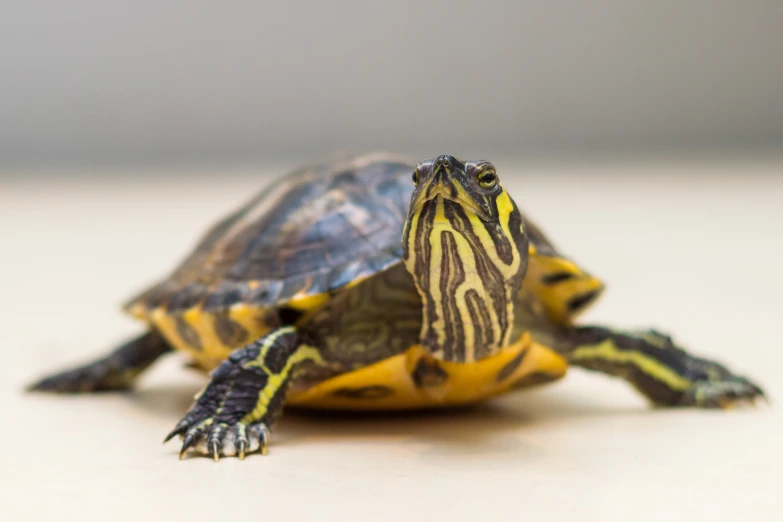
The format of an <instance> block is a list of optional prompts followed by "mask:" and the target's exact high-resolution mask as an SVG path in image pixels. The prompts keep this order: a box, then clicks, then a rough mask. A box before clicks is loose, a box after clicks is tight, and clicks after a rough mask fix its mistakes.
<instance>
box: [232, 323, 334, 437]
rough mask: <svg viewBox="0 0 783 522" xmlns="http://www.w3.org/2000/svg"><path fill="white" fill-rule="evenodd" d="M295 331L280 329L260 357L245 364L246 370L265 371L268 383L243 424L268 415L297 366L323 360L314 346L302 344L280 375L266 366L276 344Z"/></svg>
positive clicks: (261, 351) (263, 346) (287, 361)
mask: <svg viewBox="0 0 783 522" xmlns="http://www.w3.org/2000/svg"><path fill="white" fill-rule="evenodd" d="M294 330H295V329H294V328H293V327H290V326H289V327H285V328H280V329H279V330H276V331H275V332H274V333H272V334H270V335H269V336H267V337H266V338H265V339H264V343H263V344H262V346H261V348H260V350H259V353H258V357H256V358H255V359H253V360H252V361H250V362H248V363H245V365H244V367H245V368H250V367H256V368H260V369H261V370H263V371H264V373H266V374H267V381H266V385H265V386H264V388H263V389H262V390H261V391H260V392H259V393H258V401H257V402H256V406H255V408H253V411H252V412H250V413H248V414H247V415H245V417H243V418H242V420H241V422H242V423H244V424H250V423H252V422H255V421H257V420H259V419H261V418H262V417H263V416H264V415H265V414H266V413H267V409H268V406H269V403H270V402H271V401H272V399H273V398H274V396H275V394H276V393H278V392H279V391H280V388H281V387H282V386H284V385H285V383H286V382H287V380H288V378H289V377H290V374H291V371H292V370H293V369H294V367H295V366H296V365H297V364H299V363H301V362H304V361H308V360H310V361H320V360H321V354H320V353H319V352H318V350H316V349H315V348H313V347H312V346H308V345H306V344H301V345H299V347H298V348H297V349H296V350H295V351H294V352H293V353H292V354H291V355H289V357H288V359H286V362H285V366H284V367H283V369H282V370H281V371H280V372H279V373H275V372H273V371H271V370H270V369H269V368H267V367H266V366H265V365H264V360H265V358H266V355H267V353H268V352H269V350H270V349H272V348H273V347H274V344H275V342H277V340H278V339H279V338H280V337H281V336H283V335H286V334H290V333H293V332H294Z"/></svg>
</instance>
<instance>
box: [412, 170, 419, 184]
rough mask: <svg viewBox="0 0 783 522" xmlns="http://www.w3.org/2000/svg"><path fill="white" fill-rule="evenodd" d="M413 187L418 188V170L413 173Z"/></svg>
mask: <svg viewBox="0 0 783 522" xmlns="http://www.w3.org/2000/svg"><path fill="white" fill-rule="evenodd" d="M413 186H414V187H418V186H419V169H416V170H414V171H413Z"/></svg>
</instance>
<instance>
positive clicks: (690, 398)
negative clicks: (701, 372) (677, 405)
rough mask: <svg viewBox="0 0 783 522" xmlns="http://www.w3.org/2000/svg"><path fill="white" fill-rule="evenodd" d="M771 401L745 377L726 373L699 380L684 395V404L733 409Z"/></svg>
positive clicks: (756, 405) (755, 405)
mask: <svg viewBox="0 0 783 522" xmlns="http://www.w3.org/2000/svg"><path fill="white" fill-rule="evenodd" d="M759 401H764V402H766V403H769V399H768V398H767V396H766V394H765V393H764V390H762V389H761V388H760V387H759V386H757V385H756V384H754V383H752V382H751V381H749V380H748V379H746V378H744V377H739V376H736V375H731V374H728V373H727V374H726V375H721V377H720V378H719V379H705V380H702V381H697V382H696V383H695V384H694V385H693V387H692V388H691V389H690V390H688V392H687V393H686V394H685V396H684V397H683V401H682V403H681V404H682V405H683V406H698V407H701V408H721V409H733V408H735V407H740V406H752V407H758V402H759Z"/></svg>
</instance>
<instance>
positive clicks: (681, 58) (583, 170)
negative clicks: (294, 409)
mask: <svg viewBox="0 0 783 522" xmlns="http://www.w3.org/2000/svg"><path fill="white" fill-rule="evenodd" d="M375 149H388V150H394V151H397V152H403V153H408V154H410V155H412V156H413V157H431V156H435V155H438V154H442V153H447V152H448V153H451V154H455V155H457V156H461V157H465V158H468V157H483V158H485V159H490V160H492V161H493V162H495V163H496V164H497V165H498V171H499V173H500V176H501V178H502V179H503V181H504V184H505V186H506V187H507V189H508V190H509V192H510V193H511V194H512V195H513V197H514V198H515V201H517V203H519V204H520V206H521V207H522V208H523V209H524V210H525V212H526V213H527V214H528V215H529V216H530V217H532V218H533V219H534V220H535V221H537V222H538V223H539V224H540V225H542V227H543V229H544V230H545V231H546V233H547V234H548V235H549V236H550V237H551V238H552V239H553V240H554V242H555V244H556V245H557V246H558V247H560V248H561V249H562V251H563V252H564V253H565V254H566V255H567V256H570V257H572V258H573V259H575V260H577V262H578V263H579V264H580V265H581V266H583V267H584V268H585V269H586V270H588V271H590V272H592V273H594V274H596V275H597V276H599V277H601V278H602V279H604V280H605V281H606V283H607V292H606V293H605V295H604V296H603V297H602V299H601V300H600V303H599V304H597V305H596V306H595V307H594V308H591V309H590V310H589V311H588V312H587V313H586V314H585V316H583V317H582V319H583V320H584V322H585V323H587V322H598V323H605V324H610V325H614V326H616V327H620V328H626V327H643V328H650V327H654V328H658V329H660V330H662V331H664V332H667V333H671V334H673V335H674V337H675V339H676V341H677V342H678V343H680V344H681V345H683V346H685V347H687V348H688V349H689V350H691V351H692V352H693V353H695V354H698V355H702V356H706V357H710V358H714V359H717V360H719V361H721V362H723V363H725V364H726V365H728V366H729V367H730V368H731V369H732V370H734V371H736V372H738V373H740V374H743V375H747V376H749V377H750V378H752V379H753V380H755V381H757V382H759V383H760V384H761V385H762V386H763V387H764V388H765V389H766V391H767V392H768V394H769V396H770V398H771V399H772V403H773V407H772V408H761V409H759V410H754V411H747V410H744V409H738V411H732V412H703V411H687V412H684V411H662V410H652V409H650V408H649V407H648V405H647V404H646V402H645V401H644V400H642V398H641V396H640V395H639V394H638V393H636V392H635V391H634V390H633V389H632V388H631V387H630V386H627V385H626V384H625V383H621V382H618V380H616V379H610V378H609V377H605V376H600V375H596V374H587V373H586V372H579V371H578V369H577V370H574V371H572V372H570V374H569V376H568V379H566V380H565V381H563V382H562V383H558V384H557V385H553V386H551V387H546V388H543V389H537V390H535V391H531V392H529V393H525V394H519V395H517V394H512V395H509V396H507V397H504V398H502V399H499V400H498V401H494V402H492V403H491V404H489V405H486V407H485V408H479V409H476V410H475V411H473V412H472V413H471V412H457V413H454V414H452V415H441V416H429V415H422V416H419V417H416V416H413V417H410V418H397V417H393V418H390V419H384V418H379V419H376V420H375V421H374V422H369V423H368V422H365V420H356V421H352V422H347V423H346V422H344V421H345V419H343V420H342V421H341V420H340V419H337V420H330V419H326V418H322V419H308V418H307V417H304V416H300V417H298V418H297V417H295V416H290V415H286V416H284V418H283V422H282V423H281V424H280V426H279V429H276V430H275V434H274V437H273V446H274V448H273V449H272V451H271V455H272V456H270V457H263V458H261V457H253V458H248V459H247V460H246V461H245V462H244V463H241V464H240V463H239V462H237V461H233V459H224V460H223V461H221V463H220V464H219V465H215V464H214V463H213V462H212V461H211V460H209V459H188V460H187V461H186V462H180V463H177V462H175V461H176V453H177V449H178V447H177V445H176V444H173V443H172V444H170V445H168V446H161V445H160V441H161V440H162V438H163V437H164V436H165V434H166V433H167V432H169V431H170V430H171V428H172V427H173V426H174V425H175V424H176V422H177V421H178V420H179V419H180V418H181V417H182V415H183V414H184V413H185V411H186V410H187V408H188V407H189V405H190V404H191V402H192V398H193V396H194V394H195V393H196V392H197V391H198V390H199V389H201V388H202V387H203V386H204V383H205V376H203V375H200V374H196V373H194V372H191V371H186V370H184V369H183V364H184V363H185V362H186V359H185V357H184V356H183V355H182V354H176V355H172V356H171V357H168V358H167V359H166V360H164V361H161V363H160V364H157V365H155V366H154V367H153V368H151V369H150V371H149V372H147V373H145V374H144V375H143V376H142V377H141V379H140V381H139V383H138V386H137V387H136V389H134V390H133V391H131V392H129V393H127V394H107V395H93V396H89V397H84V396H79V397H69V398H65V397H49V396H45V397H44V396H31V395H25V394H23V393H22V389H23V387H24V386H25V385H26V384H29V382H31V381H32V380H33V379H35V378H38V377H40V376H41V375H43V374H46V373H49V372H52V371H54V370H58V369H63V368H65V367H69V366H73V365H75V364H77V363H82V362H85V361H88V360H91V359H94V358H96V357H98V356H101V355H104V354H105V353H107V351H108V350H109V349H110V348H111V347H113V346H115V345H116V344H117V343H119V342H120V341H122V340H125V339H127V338H130V337H131V336H136V335H138V334H139V333H140V332H141V331H142V329H143V328H144V326H143V325H141V324H139V323H138V322H136V321H133V320H131V319H130V318H128V317H126V316H125V315H123V314H121V313H120V310H119V307H120V304H121V303H122V302H123V301H125V300H126V299H128V298H130V297H131V296H132V295H134V294H136V293H137V292H139V291H141V290H142V289H143V288H144V287H145V286H147V285H149V284H151V283H153V282H154V281H156V280H157V279H158V278H161V277H164V276H165V275H166V274H167V273H168V271H169V270H170V269H171V268H173V267H174V266H175V264H176V263H177V262H178V261H179V260H180V259H182V257H183V256H184V255H185V254H186V253H187V252H188V250H190V249H191V248H192V247H193V244H194V242H195V241H196V240H197V239H198V238H199V237H200V235H201V234H202V232H203V231H204V230H205V228H206V227H207V226H208V225H210V224H212V223H213V222H214V221H215V219H216V218H218V217H219V216H221V215H223V214H224V213H225V212H228V211H229V210H231V209H233V208H235V207H236V206H237V205H238V204H239V203H240V202H242V201H244V200H246V199H247V198H249V197H250V195H251V194H253V193H255V192H256V191H258V190H259V189H260V187H261V186H263V185H266V184H267V183H273V182H274V181H273V180H277V179H280V176H281V175H282V174H283V173H284V172H285V171H286V170H287V169H290V168H294V167H295V166H297V165H299V164H301V163H302V162H306V161H310V160H314V159H316V158H320V157H322V156H323V155H326V154H329V153H332V152H333V151H337V150H343V151H350V152H366V151H370V150H375ZM781 172H783V2H781V1H780V0H745V1H739V0H736V1H734V0H690V1H682V0H657V1H648V2H642V1H636V2H633V1H631V2H628V1H623V0H593V1H590V2H553V1H545V0H517V1H514V0H507V1H490V0H486V1H480V2H479V1H476V2H470V1H448V0H431V1H428V2H424V1H414V0H398V1H394V2H375V1H369V0H363V1H358V0H357V1H353V2H348V1H346V0H326V1H317V0H302V1H296V2H295V1H291V2H282V1H276V2H271V1H266V0H255V1H249V0H237V1H222V2H215V1H212V2H207V1H201V0H187V1H186V0H158V1H154V2H153V1H150V0H135V1H119V0H115V1H106V0H70V1H68V2H44V1H39V0H25V1H21V0H0V239H1V240H0V289H2V291H3V293H2V299H0V318H2V328H0V347H2V348H3V354H4V362H3V364H1V365H0V404H2V405H3V407H4V408H3V412H4V419H5V420H6V425H7V426H10V427H11V429H4V430H0V446H2V447H4V448H10V449H11V451H7V452H5V455H4V460H3V465H2V466H0V491H2V492H10V493H11V494H9V495H6V496H7V497H8V501H7V502H5V501H4V502H2V503H0V519H4V520H80V521H82V522H87V521H89V520H96V521H104V520H106V517H107V514H111V517H112V519H113V520H117V521H119V520H129V521H134V522H136V521H138V520H140V519H141V520H157V519H160V518H161V514H164V515H167V514H170V513H176V517H178V518H181V519H190V520H216V519H217V520H223V519H227V518H229V517H231V518H235V519H236V518H241V517H245V518H246V517H247V514H248V513H252V514H259V513H260V514H261V515H262V516H265V517H267V518H270V517H271V518H280V519H283V520H361V521H367V520H393V521H395V522H398V521H400V520H410V521H413V520H432V518H433V515H432V514H433V513H438V514H439V515H440V518H442V519H444V520H450V521H452V522H456V521H459V520H484V519H487V518H488V515H489V519H492V520H494V519H497V520H509V519H512V517H513V519H518V518H519V517H520V516H522V517H524V516H527V517H530V518H535V519H541V520H552V521H557V520H574V519H579V520H583V521H590V520H596V521H601V522H610V521H614V520H617V521H627V520H628V518H629V517H628V514H629V513H633V516H632V518H633V520H635V521H638V522H646V521H650V522H653V521H655V522H658V521H660V520H667V521H672V522H676V521H680V520H682V521H688V522H689V521H693V520H707V519H709V520H711V521H715V522H717V521H724V520H725V521H737V520H753V521H767V520H769V521H779V520H781V517H780V513H781V509H783V506H781V497H780V491H779V489H780V486H779V484H780V476H779V475H780V471H779V470H780V469H781V468H783V453H781V451H780V441H781V438H782V434H783V415H781V410H780V408H779V407H776V406H774V404H776V403H777V404H779V403H780V398H781V397H783V381H781V379H780V376H781V375H783V352H782V351H781V350H780V345H781V343H780V318H781V315H783V314H782V313H781V312H782V311H781V299H780V295H781V292H783V271H781V266H783V241H781V234H780V230H781V229H782V228H783V204H781V201H783V176H781ZM618 180H620V181H621V182H618ZM463 413H464V415H463ZM16 427H23V429H17V428H16ZM20 442H21V444H20ZM673 470H677V473H674V472H673ZM303 484H306V485H307V487H306V488H304V489H303V488H302V485H303ZM368 484H371V488H370V489H368ZM776 484H777V485H776ZM370 490H371V491H372V493H371V494H367V493H366V491H370ZM202 492H204V493H206V495H205V494H204V493H202ZM564 492H566V494H567V496H568V498H569V499H571V500H572V502H564V501H563V498H564V496H563V495H564ZM303 493H305V494H306V496H303ZM202 497H203V498H202ZM42 498H45V499H46V501H44V502H42V501H41V499H42ZM651 498H653V499H655V500H654V502H650V499H651ZM129 500H132V501H129ZM215 500H217V501H215ZM118 506H119V508H118ZM498 515H500V516H498ZM510 515H511V516H510Z"/></svg>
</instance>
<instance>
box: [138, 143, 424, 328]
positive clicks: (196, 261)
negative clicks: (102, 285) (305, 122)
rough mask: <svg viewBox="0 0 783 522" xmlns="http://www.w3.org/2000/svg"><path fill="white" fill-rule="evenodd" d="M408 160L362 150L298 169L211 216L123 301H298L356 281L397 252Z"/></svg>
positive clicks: (210, 306) (212, 304)
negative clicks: (181, 251)
mask: <svg viewBox="0 0 783 522" xmlns="http://www.w3.org/2000/svg"><path fill="white" fill-rule="evenodd" d="M411 165H412V163H411V161H410V160H407V159H405V158H402V157H399V156H394V155H391V154H375V155H369V156H361V157H357V158H352V159H349V160H345V161H341V162H337V163H323V164H317V165H311V166H307V167H305V168H302V169H300V170H298V171H296V172H294V173H292V174H290V175H289V176H287V177H286V178H284V179H282V180H281V181H279V182H275V183H272V184H271V185H269V186H267V187H266V188H264V189H263V190H262V191H261V192H260V193H259V194H257V195H256V196H255V197H253V198H252V199H251V200H250V201H249V202H247V203H246V204H245V205H243V206H242V207H240V208H239V209H238V210H237V211H236V212H234V213H233V214H231V215H229V216H228V217H226V218H224V219H223V220H221V221H220V222H218V223H217V224H216V225H215V226H214V227H213V228H212V229H210V230H209V231H208V232H207V233H206V234H205V236H204V237H203V238H202V239H201V241H200V242H199V243H198V245H197V246H196V248H195V249H194V250H193V252H192V253H191V254H190V255H189V256H188V257H187V258H186V259H185V260H184V262H182V264H181V265H180V266H179V267H178V268H176V269H175V270H174V272H173V273H172V274H171V275H170V276H169V277H168V278H167V279H165V280H164V281H162V282H161V283H159V284H157V285H155V286H153V287H152V288H150V289H149V290H147V291H145V292H144V293H142V294H141V295H139V296H138V297H136V298H134V299H132V300H131V301H130V302H129V303H127V305H126V308H127V309H129V310H130V311H131V312H132V313H134V315H145V313H146V312H149V311H150V310H155V309H163V310H165V311H166V312H167V313H176V312H180V311H184V310H188V309H193V308H194V307H199V308H200V309H202V310H204V311H218V310H225V309H228V308H230V307H232V306H234V305H236V304H239V303H246V304H251V305H253V306H256V307H272V306H281V305H284V304H294V305H296V304H297V303H298V304H300V305H302V307H304V308H306V306H305V305H306V303H308V301H307V298H308V297H313V296H318V295H323V294H327V295H328V293H329V292H331V291H334V290H336V289H338V288H341V287H344V286H346V285H348V284H351V283H355V282H357V281H360V280H362V279H364V278H366V277H368V276H371V275H373V274H375V273H377V272H379V271H381V270H384V269H386V268H388V267H389V266H391V265H394V264H396V263H398V262H399V261H400V260H401V258H402V244H401V238H402V229H403V224H404V221H405V218H406V216H407V209H408V205H409V202H410V196H411V192H412V183H411V181H410V176H411V172H412V171H413V168H414V167H412V166H411Z"/></svg>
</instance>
